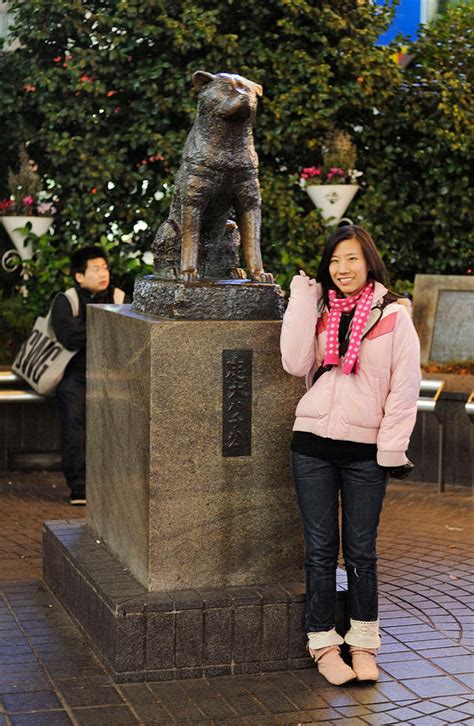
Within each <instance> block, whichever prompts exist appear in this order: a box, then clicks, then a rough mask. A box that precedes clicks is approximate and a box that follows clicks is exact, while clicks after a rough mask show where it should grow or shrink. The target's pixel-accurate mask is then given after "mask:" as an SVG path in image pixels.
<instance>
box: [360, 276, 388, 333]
mask: <svg viewBox="0 0 474 726" xmlns="http://www.w3.org/2000/svg"><path fill="white" fill-rule="evenodd" d="M387 292H388V290H387V288H386V287H384V285H382V284H381V283H380V282H377V281H376V282H375V283H374V297H373V298H372V309H371V311H370V314H369V317H368V320H367V324H366V326H365V330H364V336H365V335H367V333H368V332H369V330H371V328H373V327H374V325H376V324H377V323H378V321H379V320H380V318H381V317H382V309H381V308H380V307H379V303H380V301H381V300H382V299H383V297H384V295H386V294H387Z"/></svg>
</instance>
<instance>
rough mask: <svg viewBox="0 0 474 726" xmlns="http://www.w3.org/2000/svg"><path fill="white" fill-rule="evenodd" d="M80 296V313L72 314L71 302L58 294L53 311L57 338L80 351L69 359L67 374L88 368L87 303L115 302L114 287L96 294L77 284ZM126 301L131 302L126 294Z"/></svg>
mask: <svg viewBox="0 0 474 726" xmlns="http://www.w3.org/2000/svg"><path fill="white" fill-rule="evenodd" d="M75 289H76V291H77V293H78V297H79V314H78V315H77V316H74V315H73V314H72V308H71V303H70V302H69V300H68V299H67V297H66V295H58V296H57V297H56V299H55V300H54V303H53V308H52V311H51V323H52V325H53V330H54V332H55V334H56V337H57V339H58V340H59V342H60V343H61V345H64V347H65V348H67V349H68V350H77V351H78V353H77V354H76V355H75V356H74V358H71V360H70V361H69V363H68V365H67V368H66V371H65V374H64V375H69V374H70V373H82V374H84V373H85V370H86V319H87V305H92V304H94V305H100V304H104V303H113V301H114V289H115V288H114V287H108V288H107V290H104V292H99V293H97V294H94V293H92V292H90V291H89V290H86V289H85V288H83V287H79V286H78V285H75ZM125 302H130V300H129V299H127V296H125Z"/></svg>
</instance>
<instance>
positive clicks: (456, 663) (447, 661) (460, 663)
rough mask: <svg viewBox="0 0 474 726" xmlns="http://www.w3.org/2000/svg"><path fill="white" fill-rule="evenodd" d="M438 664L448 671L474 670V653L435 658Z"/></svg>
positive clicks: (454, 672)
mask: <svg viewBox="0 0 474 726" xmlns="http://www.w3.org/2000/svg"><path fill="white" fill-rule="evenodd" d="M433 662H434V663H436V665H437V666H439V667H440V668H443V670H445V671H446V672H447V673H452V674H457V673H467V674H470V673H472V672H473V671H474V655H457V656H447V657H446V658H438V657H436V658H433Z"/></svg>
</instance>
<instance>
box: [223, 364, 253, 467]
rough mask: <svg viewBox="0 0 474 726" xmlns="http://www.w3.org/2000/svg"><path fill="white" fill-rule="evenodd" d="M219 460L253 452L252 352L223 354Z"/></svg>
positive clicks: (248, 454)
mask: <svg viewBox="0 0 474 726" xmlns="http://www.w3.org/2000/svg"><path fill="white" fill-rule="evenodd" d="M222 384H223V397H222V456H250V454H251V452H252V351H251V350H223V351H222Z"/></svg>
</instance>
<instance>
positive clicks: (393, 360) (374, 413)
mask: <svg viewBox="0 0 474 726" xmlns="http://www.w3.org/2000/svg"><path fill="white" fill-rule="evenodd" d="M290 289H291V297H290V301H289V303H288V308H287V310H286V313H285V316H284V318H283V326H282V331H281V354H282V362H283V368H284V369H285V370H286V371H287V372H288V373H291V375H293V376H301V377H303V376H306V386H307V389H308V390H307V392H306V393H305V395H304V396H303V398H302V399H301V400H300V402H299V403H298V406H297V408H296V421H295V424H294V426H293V430H294V431H309V432H311V433H313V434H317V435H318V436H323V437H327V438H330V439H338V440H345V441H360V442H363V443H367V444H373V443H376V444H377V461H378V463H379V464H380V465H381V466H387V467H394V466H401V465H403V464H405V463H406V461H407V459H406V455H405V451H406V450H407V448H408V442H409V439H410V434H411V432H412V430H413V427H414V425H415V420H416V402H417V399H418V394H419V388H420V344H419V340H418V336H417V334H416V331H415V328H414V326H413V323H412V321H411V318H410V315H409V313H408V311H407V310H406V308H405V307H404V305H400V304H398V303H396V302H395V303H391V304H389V305H387V306H386V307H385V308H384V309H383V311H381V308H380V306H378V303H380V302H381V300H382V298H383V296H384V295H385V294H386V293H387V289H386V288H385V287H384V286H383V285H381V284H380V283H378V282H376V283H375V289H374V298H373V303H372V310H371V312H370V316H369V320H368V322H367V327H366V330H369V332H368V334H367V336H366V337H365V338H364V339H363V341H362V343H361V346H360V351H359V359H360V368H359V372H358V373H357V375H355V374H353V373H351V374H350V375H344V374H343V372H342V366H341V365H339V366H333V367H332V368H331V370H329V371H327V372H326V373H324V374H323V375H322V376H321V377H320V378H318V380H317V381H316V383H315V384H314V385H312V384H311V381H312V377H313V375H314V372H315V371H316V370H317V369H318V368H319V366H320V365H321V363H322V362H323V359H324V351H325V346H326V325H327V317H328V313H327V311H325V312H324V313H323V314H322V316H321V317H319V316H318V302H319V300H320V298H321V292H322V291H321V286H320V285H319V284H318V285H316V284H314V282H313V284H312V285H310V284H309V279H308V278H307V277H302V276H300V275H297V276H295V277H294V278H293V280H292V283H291V288H290ZM377 321H378V322H377ZM374 323H375V325H374ZM372 326H373V327H372Z"/></svg>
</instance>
